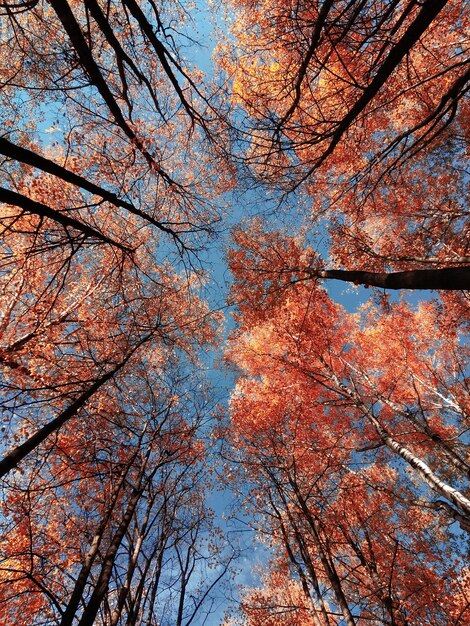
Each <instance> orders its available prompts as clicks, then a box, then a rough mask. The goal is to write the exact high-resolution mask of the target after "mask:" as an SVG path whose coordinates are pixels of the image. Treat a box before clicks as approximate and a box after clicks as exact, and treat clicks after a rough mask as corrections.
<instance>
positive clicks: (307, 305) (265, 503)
mask: <svg viewBox="0 0 470 626" xmlns="http://www.w3.org/2000/svg"><path fill="white" fill-rule="evenodd" d="M295 253H296V250H295V248H294V247H292V249H291V250H290V254H289V255H288V256H289V258H290V259H291V260H293V261H294V262H295V258H296V256H295ZM236 258H237V257H236ZM271 269H272V270H273V271H275V268H273V267H272V266H271ZM233 270H234V271H235V278H236V279H237V280H239V283H240V287H241V289H242V290H243V292H242V293H247V294H248V293H250V294H251V296H252V297H251V299H250V300H248V301H244V299H243V298H241V300H240V305H239V314H238V318H237V321H238V329H237V330H236V331H234V333H233V338H232V342H231V346H230V349H229V353H228V358H229V359H230V361H231V362H233V363H234V364H235V366H237V368H239V370H240V379H239V381H238V383H237V386H236V389H235V391H234V393H233V395H232V399H231V409H230V414H231V415H230V417H231V422H230V424H229V425H227V432H226V434H225V437H226V438H227V440H228V441H231V442H232V447H231V449H232V450H233V452H232V454H231V455H229V454H228V453H227V454H228V456H229V463H231V464H236V465H238V466H239V467H240V474H241V478H240V479H241V480H243V481H245V482H246V481H249V485H250V488H249V490H248V496H247V497H248V506H249V507H250V510H252V511H255V512H256V513H257V515H258V516H262V518H263V520H264V521H263V522H260V528H262V529H263V534H267V535H268V536H269V537H270V538H271V539H270V540H271V541H272V542H273V544H274V546H275V547H276V553H277V555H278V558H279V559H281V562H282V563H284V568H285V571H286V572H288V573H287V574H286V582H285V585H286V586H288V585H290V582H289V581H290V580H291V579H293V580H294V581H295V584H297V585H300V587H301V588H302V589H303V594H304V599H303V602H304V603H307V606H309V607H310V608H309V611H310V615H311V619H312V620H313V621H314V622H315V620H316V622H315V623H320V624H323V623H326V624H328V623H332V624H335V623H339V620H341V619H343V620H344V623H348V624H356V623H359V624H360V623H368V620H372V621H374V620H375V621H377V622H378V623H394V624H407V623H423V624H425V623H430V622H433V621H439V623H449V624H452V623H464V621H465V619H467V618H466V617H465V614H466V612H467V611H468V599H466V598H465V592H464V595H460V591H461V589H460V584H461V581H462V580H464V578H465V575H466V574H465V567H464V557H463V553H462V552H461V549H462V547H460V548H459V547H458V545H457V549H456V553H455V554H454V555H452V556H451V553H450V551H449V550H450V546H451V543H452V542H451V540H450V535H449V532H452V529H453V528H455V527H457V528H460V529H461V530H462V531H466V532H469V531H470V524H469V522H470V507H469V504H470V502H469V500H468V498H467V497H466V495H465V493H466V491H465V489H466V487H468V479H469V477H470V471H469V470H470V467H469V465H468V461H467V460H466V456H465V429H466V427H465V421H466V419H467V418H466V412H467V403H466V400H465V398H466V397H467V395H468V389H467V385H468V381H467V378H466V375H465V365H464V364H465V362H466V353H467V348H466V347H465V346H464V345H462V343H461V342H460V329H459V328H458V327H455V326H454V327H451V326H450V325H449V324H448V321H449V320H448V318H447V319H446V315H445V313H444V311H443V309H442V308H440V307H439V305H438V303H437V302H426V303H422V304H421V305H419V306H417V307H416V308H413V307H412V306H411V305H409V304H406V303H405V302H404V301H401V302H397V303H395V304H390V303H389V304H388V305H387V306H384V305H382V306H377V305H375V306H374V305H372V304H369V305H368V306H366V307H365V308H364V309H363V311H362V313H361V314H348V313H347V312H346V311H345V310H344V309H342V307H340V306H339V305H338V304H335V303H334V302H333V301H332V300H331V299H330V298H329V297H328V295H327V293H326V292H325V291H324V290H323V289H322V288H320V287H319V286H313V287H312V286H311V285H310V284H309V283H308V282H305V281H299V282H297V283H295V284H294V285H292V284H290V286H289V287H288V288H287V289H281V290H277V291H273V290H271V291H268V293H267V296H266V298H265V299H264V301H262V300H261V298H259V294H260V292H262V291H263V289H265V288H266V283H265V276H264V274H263V273H256V272H255V271H250V272H244V269H242V267H241V266H240V265H235V266H234V267H233ZM248 283H249V284H248ZM236 288H237V283H236V284H235V289H236ZM255 300H256V301H258V302H259V303H260V304H259V305H258V308H255V305H254V301H255ZM255 519H257V518H256V517H255ZM455 522H457V524H456V525H455V526H453V524H455ZM410 555H413V557H412V560H411V563H410ZM410 564H411V568H410ZM273 567H274V568H275V570H276V571H278V570H279V566H278V565H274V566H273ZM447 568H450V569H447ZM418 572H419V573H418ZM451 572H452V573H451ZM450 579H452V580H455V581H456V588H455V589H454V590H452V589H451V588H450V587H447V586H446V585H447V581H448V580H450ZM250 593H251V592H250ZM266 593H268V592H267V591H266ZM249 597H251V596H249ZM436 597H440V598H445V600H444V601H443V602H439V603H436V602H435V598H436ZM454 598H455V602H454ZM457 598H458V600H457ZM247 602H248V605H247V606H248V607H249V606H250V600H247ZM268 607H269V600H266V604H265V605H264V606H263V607H262V608H260V610H263V611H268V613H269V608H268ZM299 607H300V608H301V609H302V610H306V609H305V606H304V605H302V604H300V605H299ZM250 611H251V609H250V610H247V614H248V615H250V614H251V613H250ZM430 616H431V617H430ZM266 619H267V618H266ZM428 619H429V620H430V622H428V621H427V620H428ZM273 620H274V621H273V623H282V621H279V622H276V621H275V619H274V618H273ZM459 620H460V621H459ZM248 623H249V622H248Z"/></svg>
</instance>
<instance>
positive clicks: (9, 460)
mask: <svg viewBox="0 0 470 626" xmlns="http://www.w3.org/2000/svg"><path fill="white" fill-rule="evenodd" d="M150 336H151V335H147V337H145V338H144V339H142V340H141V341H140V342H139V343H138V344H137V346H135V347H134V348H133V349H132V350H131V351H130V352H129V353H128V354H127V355H126V356H125V357H124V358H123V360H122V361H121V362H120V363H119V364H118V365H116V366H115V367H114V368H113V369H111V370H109V372H106V374H103V376H101V377H100V378H98V380H96V381H95V382H94V383H93V384H92V385H91V386H90V387H89V388H88V389H87V390H86V391H84V392H83V393H82V394H81V395H80V396H79V397H78V398H77V399H76V400H74V402H72V404H71V405H70V406H68V407H67V408H66V409H65V410H64V411H62V413H60V415H58V416H57V417H56V418H55V419H53V420H51V421H50V422H48V423H47V424H46V425H45V426H43V427H42V428H40V429H39V430H38V431H37V432H35V433H34V435H32V436H31V437H30V438H29V439H27V440H26V441H25V442H24V443H22V444H21V445H19V446H17V447H16V448H14V449H13V450H11V452H9V453H8V454H7V455H6V456H5V457H4V458H3V459H2V460H1V461H0V478H2V477H3V476H5V474H8V472H9V471H11V470H12V469H13V468H14V467H16V466H17V465H18V463H19V462H20V461H22V460H23V459H24V458H25V457H26V456H27V455H28V454H30V452H32V451H33V450H34V449H35V448H37V447H38V446H39V445H40V444H41V443H42V442H43V441H44V440H45V439H46V438H47V437H48V436H49V435H51V434H52V433H54V432H56V431H57V430H59V428H61V427H62V426H63V425H64V424H66V423H67V422H68V421H69V420H70V419H71V418H72V417H74V416H75V415H76V414H77V413H78V411H79V410H80V409H81V408H82V407H83V406H84V405H85V404H86V402H87V401H88V400H89V399H90V398H91V397H92V396H93V395H94V394H95V393H96V392H97V391H98V389H100V387H102V386H103V385H104V384H105V383H107V382H108V380H111V378H113V376H115V374H117V373H118V372H119V370H121V369H122V368H123V367H124V365H126V363H127V362H128V361H129V359H130V358H131V356H132V355H133V354H134V352H135V351H136V350H137V349H138V348H139V347H140V346H141V345H142V344H143V343H145V342H146V341H148V339H149V338H150Z"/></svg>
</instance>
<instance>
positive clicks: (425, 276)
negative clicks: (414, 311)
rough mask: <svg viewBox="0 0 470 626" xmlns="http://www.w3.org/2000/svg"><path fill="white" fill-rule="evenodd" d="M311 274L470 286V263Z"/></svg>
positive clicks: (386, 283)
mask: <svg viewBox="0 0 470 626" xmlns="http://www.w3.org/2000/svg"><path fill="white" fill-rule="evenodd" d="M309 274H310V276H312V277H317V278H324V279H327V280H329V279H336V280H342V281H345V282H348V283H355V284H359V285H367V286H370V287H382V288H384V289H442V290H446V291H455V290H469V289H470V266H468V265H466V266H463V267H462V266H461V267H446V268H440V269H434V270H409V271H404V272H362V271H359V270H312V271H310V272H309Z"/></svg>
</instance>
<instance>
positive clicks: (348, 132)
mask: <svg viewBox="0 0 470 626" xmlns="http://www.w3.org/2000/svg"><path fill="white" fill-rule="evenodd" d="M236 5H237V7H239V8H238V10H237V13H236V15H237V17H236V20H235V22H234V26H233V32H234V36H235V37H234V43H231V42H229V43H227V44H225V45H223V46H221V49H220V57H221V61H220V62H221V65H222V67H223V68H224V69H225V70H226V72H227V74H228V76H229V77H230V78H231V79H232V101H233V103H234V106H236V107H238V110H239V111H240V114H241V115H244V116H245V117H244V126H245V129H246V130H245V132H244V134H243V136H242V141H244V142H245V143H246V144H247V149H246V150H245V151H244V152H243V151H242V152H241V154H240V158H241V159H242V160H243V162H244V163H245V164H246V165H247V168H248V169H249V172H250V173H251V176H252V177H254V178H255V180H257V181H262V182H264V183H267V185H268V186H269V187H273V186H274V187H276V186H277V187H281V188H282V189H284V190H287V191H289V190H292V189H293V188H299V187H300V188H301V192H302V196H301V200H302V205H303V204H304V202H306V208H305V209H304V210H303V213H304V215H305V216H306V223H307V224H308V225H309V226H310V227H311V228H313V229H315V230H316V228H317V227H316V225H315V224H316V222H319V221H321V220H324V219H325V218H326V220H327V224H326V227H327V228H328V229H329V231H330V237H331V247H330V250H329V252H330V255H331V257H332V260H333V262H334V263H336V264H337V265H338V266H345V267H346V270H348V271H349V276H348V274H347V273H346V274H345V273H344V272H341V271H340V269H339V268H338V269H334V270H329V269H328V266H326V267H325V264H324V265H323V267H320V268H316V269H321V270H322V271H324V274H323V276H324V277H334V278H339V279H343V280H344V279H349V280H356V281H357V282H365V283H366V284H371V285H377V286H381V287H383V286H385V287H390V288H404V287H405V288H406V287H410V288H413V287H414V286H417V287H418V288H423V287H424V288H436V289H443V288H446V284H447V282H448V283H449V288H451V287H450V285H451V284H454V288H457V289H458V288H460V289H462V288H465V289H468V288H469V278H468V258H469V256H468V237H467V236H466V226H465V225H464V221H465V215H466V209H465V205H464V204H463V203H462V198H463V197H464V191H463V190H464V188H465V179H464V177H463V171H464V170H465V165H464V159H465V156H464V151H465V145H466V140H465V134H466V133H465V128H466V127H467V126H468V124H467V116H468V102H467V100H466V99H465V97H464V96H465V94H466V92H467V90H468V80H469V75H468V64H467V61H466V59H465V58H464V54H465V53H464V49H465V44H464V43H463V41H464V38H465V35H464V32H465V29H466V27H467V25H468V21H467V20H468V17H467V16H466V15H464V13H463V7H462V5H461V3H457V2H444V1H443V2H425V3H419V2H414V1H412V2H392V3H388V4H387V5H386V6H385V5H383V4H381V3H379V2H374V1H371V2H362V3H357V2H328V1H327V2H321V3H320V2H295V3H289V4H285V3H283V2H273V1H271V0H269V1H260V2H246V3H236ZM459 42H460V43H459ZM309 214H310V215H309ZM333 267H334V266H333ZM438 269H439V271H437V270H438ZM442 269H446V272H442ZM402 271H406V272H408V274H406V275H400V272H402ZM361 272H367V274H362V275H361ZM390 272H392V275H391V276H387V274H389V273H390ZM415 272H416V273H417V275H416V274H415ZM421 272H422V273H421ZM425 272H426V273H425ZM458 274H459V275H462V280H461V281H459V282H455V283H453V282H452V281H453V279H452V278H451V277H453V276H454V275H458ZM421 277H425V281H424V282H421V281H420V279H421ZM413 278H416V279H417V281H418V282H417V283H413V282H409V279H413Z"/></svg>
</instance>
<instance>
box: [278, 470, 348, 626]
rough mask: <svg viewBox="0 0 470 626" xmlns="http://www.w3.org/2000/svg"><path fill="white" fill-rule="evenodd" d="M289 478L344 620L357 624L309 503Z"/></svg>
mask: <svg viewBox="0 0 470 626" xmlns="http://www.w3.org/2000/svg"><path fill="white" fill-rule="evenodd" d="M288 480H289V484H290V486H291V487H292V489H293V491H294V494H295V496H296V499H297V502H298V503H299V506H300V509H301V511H302V513H303V514H304V516H305V519H306V520H307V522H308V524H309V526H310V528H311V531H312V532H311V536H312V538H313V542H314V544H315V547H316V549H317V551H318V556H319V558H320V561H321V564H322V566H323V568H324V570H325V573H326V575H327V577H328V580H329V581H330V583H331V586H332V588H333V592H334V594H335V597H336V601H337V602H338V606H339V608H340V609H341V612H342V614H343V617H344V620H345V622H346V624H347V626H356V621H355V619H354V616H353V614H352V613H351V610H350V608H349V605H348V602H347V600H346V596H345V595H344V592H343V587H342V584H341V580H340V578H339V576H338V572H337V571H336V568H335V567H334V565H333V563H332V562H331V561H330V560H329V559H328V556H327V555H326V553H325V550H324V548H323V545H322V541H321V539H320V535H319V533H318V528H317V522H316V521H315V519H314V518H313V516H312V514H311V513H310V510H309V508H308V506H307V503H306V502H305V500H304V498H303V496H302V494H301V493H300V489H299V487H298V485H297V483H296V482H295V480H292V478H291V477H290V476H289V478H288Z"/></svg>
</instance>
